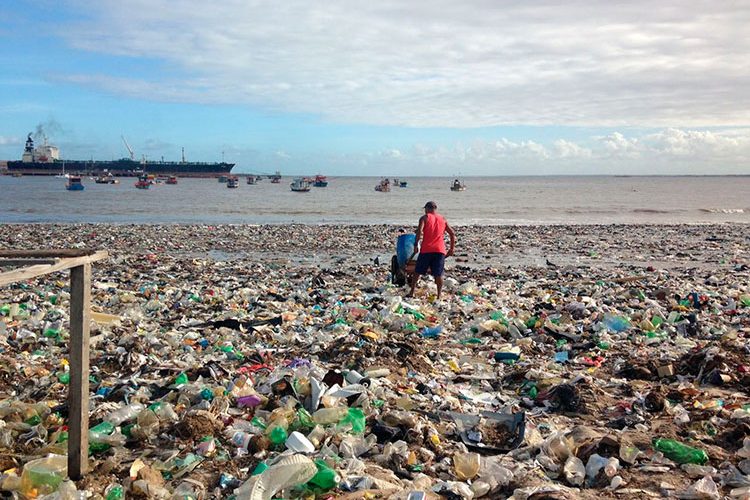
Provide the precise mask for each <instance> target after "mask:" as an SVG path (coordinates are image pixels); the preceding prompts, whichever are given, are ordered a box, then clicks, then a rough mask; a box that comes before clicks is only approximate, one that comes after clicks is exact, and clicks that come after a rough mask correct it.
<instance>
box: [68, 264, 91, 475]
mask: <svg viewBox="0 0 750 500" xmlns="http://www.w3.org/2000/svg"><path fill="white" fill-rule="evenodd" d="M90 302H91V264H89V263H86V264H83V265H80V266H76V267H73V268H71V270H70V386H69V389H68V408H69V422H68V423H69V430H68V432H69V434H68V476H69V477H70V478H71V479H73V480H74V481H76V480H78V479H80V478H81V477H83V475H84V474H86V472H87V471H88V456H89V322H90V320H91V318H90V316H91V312H90V311H91V305H90Z"/></svg>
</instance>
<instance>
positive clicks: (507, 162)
mask: <svg viewBox="0 0 750 500" xmlns="http://www.w3.org/2000/svg"><path fill="white" fill-rule="evenodd" d="M376 156H378V157H380V158H381V159H393V158H394V157H395V156H394V155H393V154H392V151H391V150H386V151H383V152H380V153H378V154H377V155H376ZM397 158H398V162H399V164H406V165H410V166H414V168H416V169H417V172H418V173H420V174H422V175H428V174H432V175H454V174H455V173H456V172H458V171H463V172H473V173H477V174H484V175H492V174H501V175H507V174H524V173H545V174H571V173H577V174H601V173H605V174H606V173H612V172H618V171H627V172H630V173H633V174H660V173H661V174H666V173H682V174H686V173H694V170H691V169H689V168H686V167H685V165H686V164H691V163H692V162H703V163H704V164H706V165H708V166H709V167H712V168H714V170H711V169H708V170H705V169H704V170H703V171H702V173H725V174H726V173H735V174H736V173H748V170H747V161H750V129H732V130H723V131H705V130H703V131H700V130H682V129H673V128H672V129H664V130H660V131H658V132H651V133H643V134H641V135H634V134H630V135H626V133H623V132H613V133H611V134H609V135H607V136H593V137H591V138H590V139H588V140H585V141H583V142H575V141H571V140H567V139H556V140H552V141H551V143H550V144H549V145H544V144H541V143H538V142H534V141H514V140H510V139H508V138H505V137H501V138H498V139H493V140H476V141H473V142H472V143H471V144H469V145H464V144H461V143H456V144H454V145H452V146H450V145H444V146H435V147H432V146H427V145H425V144H416V145H414V147H412V148H409V149H402V150H400V154H399V155H398V156H397ZM717 160H722V161H721V163H720V164H719V163H717ZM332 163H334V164H335V163H336V161H335V160H333V161H332ZM386 165H390V166H395V164H394V163H393V162H391V163H386Z"/></svg>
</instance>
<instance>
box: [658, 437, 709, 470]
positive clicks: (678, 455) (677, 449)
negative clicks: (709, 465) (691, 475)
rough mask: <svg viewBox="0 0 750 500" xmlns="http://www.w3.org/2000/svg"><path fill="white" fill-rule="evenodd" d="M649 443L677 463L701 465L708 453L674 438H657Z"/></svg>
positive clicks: (706, 460)
mask: <svg viewBox="0 0 750 500" xmlns="http://www.w3.org/2000/svg"><path fill="white" fill-rule="evenodd" d="M651 444H652V446H653V447H654V449H655V450H657V451H660V452H662V453H664V456H665V457H667V458H668V459H670V460H674V461H675V462H677V463H678V464H698V465H703V464H705V463H706V462H708V454H707V453H706V452H705V451H703V450H700V449H698V448H693V447H692V446H688V445H686V444H682V443H680V442H679V441H675V440H674V439H660V438H657V439H654V441H653V442H652V443H651Z"/></svg>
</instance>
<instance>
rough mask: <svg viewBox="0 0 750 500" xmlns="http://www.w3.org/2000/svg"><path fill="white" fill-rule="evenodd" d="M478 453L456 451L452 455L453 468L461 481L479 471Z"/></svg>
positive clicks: (472, 476) (470, 477)
mask: <svg viewBox="0 0 750 500" xmlns="http://www.w3.org/2000/svg"><path fill="white" fill-rule="evenodd" d="M479 466H480V459H479V453H456V454H455V455H453V469H454V470H455V472H456V477H457V478H458V479H460V480H461V481H466V480H467V479H472V478H474V477H475V476H476V475H477V473H478V472H479Z"/></svg>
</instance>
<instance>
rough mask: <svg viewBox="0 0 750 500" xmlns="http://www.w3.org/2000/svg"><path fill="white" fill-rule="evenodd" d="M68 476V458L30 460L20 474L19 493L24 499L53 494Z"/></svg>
mask: <svg viewBox="0 0 750 500" xmlns="http://www.w3.org/2000/svg"><path fill="white" fill-rule="evenodd" d="M67 475H68V457H66V456H63V455H49V456H48V457H45V458H40V459H38V460H32V461H31V462H29V463H27V464H26V465H25V466H24V467H23V472H22V473H21V493H22V494H23V495H24V496H25V497H26V498H36V497H38V496H41V495H49V494H50V493H54V492H55V491H56V490H57V488H58V487H59V486H60V483H62V482H63V480H64V479H65V477H66V476H67Z"/></svg>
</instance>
